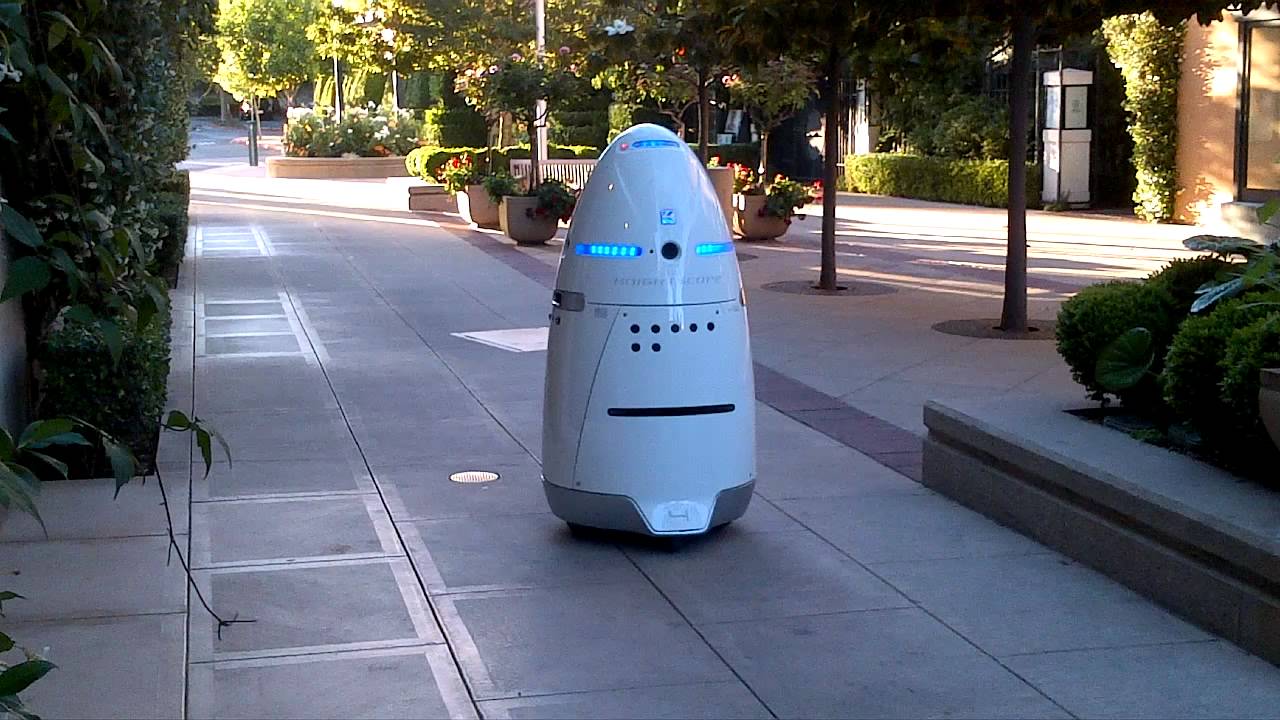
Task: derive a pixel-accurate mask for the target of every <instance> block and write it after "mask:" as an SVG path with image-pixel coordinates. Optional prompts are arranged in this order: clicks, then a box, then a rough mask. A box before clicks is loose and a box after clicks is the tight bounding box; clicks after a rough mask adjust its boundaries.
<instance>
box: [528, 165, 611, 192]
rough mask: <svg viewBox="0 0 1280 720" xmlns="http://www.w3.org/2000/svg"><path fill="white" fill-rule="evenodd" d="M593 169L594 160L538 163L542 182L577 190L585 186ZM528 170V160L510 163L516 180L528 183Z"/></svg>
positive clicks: (529, 168)
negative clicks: (560, 184)
mask: <svg viewBox="0 0 1280 720" xmlns="http://www.w3.org/2000/svg"><path fill="white" fill-rule="evenodd" d="M595 167H596V161H595V160H580V159H573V160H541V161H539V162H538V168H539V169H540V170H541V171H542V178H543V179H544V180H559V181H560V182H563V183H565V184H566V185H569V186H572V187H575V188H578V189H579V190H581V189H582V188H583V187H585V186H586V184H587V178H589V177H591V171H592V170H594V169H595ZM530 170H531V167H530V161H529V160H512V161H511V174H512V176H514V177H515V178H516V179H517V180H521V181H525V182H528V180H527V178H528V177H529V173H530Z"/></svg>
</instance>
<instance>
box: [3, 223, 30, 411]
mask: <svg viewBox="0 0 1280 720" xmlns="http://www.w3.org/2000/svg"><path fill="white" fill-rule="evenodd" d="M8 242H9V241H8V240H7V239H6V238H5V237H4V236H3V235H0V285H3V278H4V277H5V276H6V274H7V273H8V268H9V260H8ZM26 379H27V343H26V332H25V331H24V329H23V324H22V305H21V304H20V303H19V302H18V301H17V300H10V301H9V302H6V303H4V304H0V426H3V427H5V428H7V429H9V431H10V432H12V431H15V430H16V429H17V428H18V427H20V426H21V425H23V424H24V423H25V422H26Z"/></svg>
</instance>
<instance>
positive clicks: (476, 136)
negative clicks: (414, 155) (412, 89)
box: [422, 105, 489, 148]
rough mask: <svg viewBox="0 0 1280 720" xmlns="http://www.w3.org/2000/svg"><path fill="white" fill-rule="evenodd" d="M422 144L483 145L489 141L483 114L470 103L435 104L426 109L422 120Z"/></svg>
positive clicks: (443, 145) (448, 146) (464, 146)
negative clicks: (463, 104) (456, 105)
mask: <svg viewBox="0 0 1280 720" xmlns="http://www.w3.org/2000/svg"><path fill="white" fill-rule="evenodd" d="M422 132H423V135H422V142H423V144H424V145H428V146H434V147H447V148H466V147H483V146H484V145H485V144H486V143H488V142H489V128H488V126H487V125H485V121H484V116H483V115H481V114H480V113H478V112H476V111H475V109H473V108H472V107H471V106H470V105H466V106H463V107H460V108H449V107H444V106H437V107H433V108H430V109H428V110H427V112H426V114H425V117H424V119H423V122H422Z"/></svg>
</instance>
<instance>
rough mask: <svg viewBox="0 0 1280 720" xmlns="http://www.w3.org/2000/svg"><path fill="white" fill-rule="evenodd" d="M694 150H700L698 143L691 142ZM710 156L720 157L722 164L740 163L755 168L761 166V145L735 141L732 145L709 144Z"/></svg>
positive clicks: (708, 155)
mask: <svg viewBox="0 0 1280 720" xmlns="http://www.w3.org/2000/svg"><path fill="white" fill-rule="evenodd" d="M690 147H692V148H693V151H694V152H695V153H696V152H698V145H697V143H692V144H690ZM707 157H708V158H716V157H718V158H720V164H721V165H728V164H729V163H738V164H739V165H746V166H747V167H749V168H751V169H752V170H755V169H756V168H757V167H759V166H760V146H759V145H757V144H755V143H733V144H730V145H708V146H707Z"/></svg>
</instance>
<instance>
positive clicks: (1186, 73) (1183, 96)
mask: <svg viewBox="0 0 1280 720" xmlns="http://www.w3.org/2000/svg"><path fill="white" fill-rule="evenodd" d="M1239 33H1240V29H1239V26H1238V25H1237V23H1236V22H1235V20H1233V19H1232V18H1231V17H1230V16H1229V15H1227V16H1225V18H1224V19H1223V20H1222V21H1219V22H1215V23H1213V24H1211V25H1209V26H1208V27H1203V26H1201V25H1200V24H1199V23H1197V22H1195V21H1194V20H1192V21H1191V22H1189V23H1187V35H1186V40H1185V41H1184V43H1183V52H1184V55H1183V61H1182V80H1181V82H1180V83H1179V85H1178V185H1179V188H1180V190H1179V191H1178V197H1177V213H1178V219H1179V220H1184V221H1187V222H1204V223H1215V222H1217V221H1218V220H1219V219H1220V216H1219V211H1218V207H1219V206H1220V205H1221V204H1222V203H1224V202H1231V200H1233V199H1234V197H1235V182H1234V179H1233V174H1234V167H1233V166H1234V162H1235V142H1236V102H1237V98H1238V93H1239V86H1238V82H1239V72H1240V67H1239V64H1240V50H1239V36H1240V35H1239Z"/></svg>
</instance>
